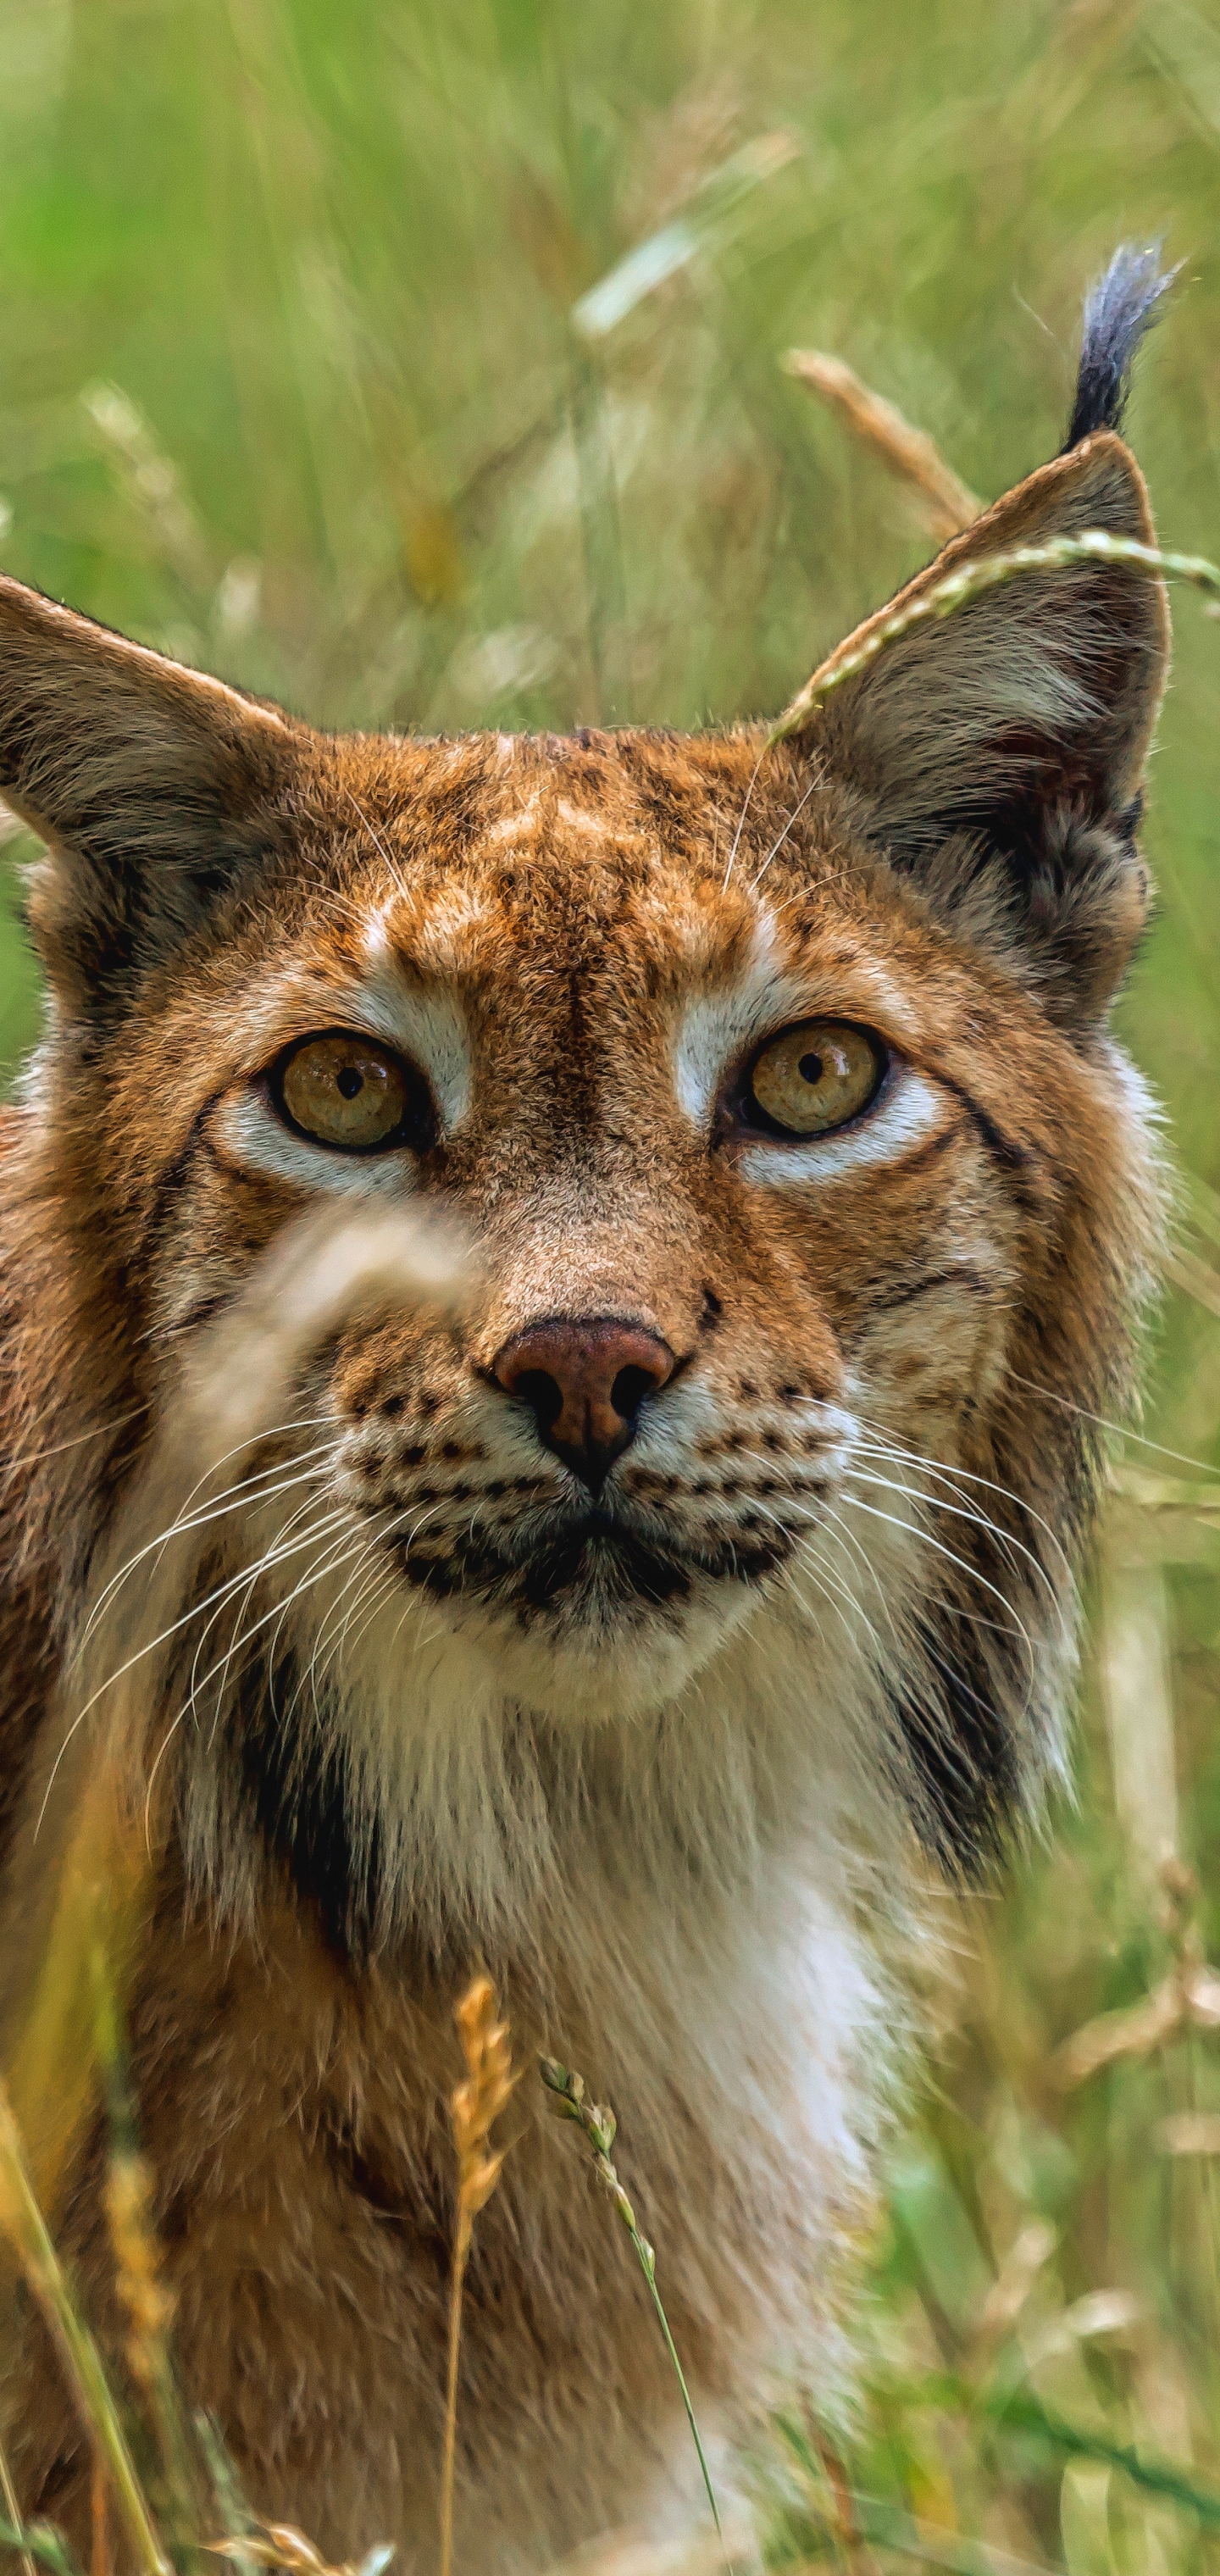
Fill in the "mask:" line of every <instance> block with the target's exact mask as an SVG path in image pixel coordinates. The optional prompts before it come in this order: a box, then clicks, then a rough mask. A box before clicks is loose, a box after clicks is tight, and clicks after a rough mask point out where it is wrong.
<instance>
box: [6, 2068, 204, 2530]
mask: <svg viewBox="0 0 1220 2576" xmlns="http://www.w3.org/2000/svg"><path fill="white" fill-rule="evenodd" d="M0 2231H2V2232H3V2233H4V2234H5V2235H6V2236H7V2237H8V2238H9V2240H10V2242H11V2244H12V2245H13V2247H14V2249H15V2251H16V2253H17V2256H18V2260H19V2261H20V2264H21V2268H22V2270H23V2272H24V2273H25V2277H26V2280H27V2282H28V2284H29V2288H30V2291H31V2293H32V2295H33V2297H34V2298H35V2299H36V2300H37V2303H38V2305H39V2307H40V2308H41V2310H42V2312H43V2315H44V2317H45V2318H46V2321H47V2324H48V2326H49V2327H50V2330H51V2333H52V2334H53V2335H54V2338H55V2341H56V2344H57V2346H58V2348H59V2352H60V2355H61V2358H62V2360H63V2364H64V2368H65V2370H66V2373H67V2376H68V2380H69V2384H70V2385H71V2387H72V2390H73V2392H74V2395H75V2397H76V2400H77V2403H78V2405H79V2407H80V2411H81V2418H82V2421H83V2422H84V2423H85V2425H86V2426H87V2427H88V2429H89V2431H90V2433H91V2434H92V2436H93V2440H94V2442H95V2444H96V2446H97V2450H98V2452H99V2454H100V2456H101V2458H102V2459H103V2460H104V2462H105V2467H106V2474H107V2477H108V2480H109V2483H110V2488H111V2493H112V2495H113V2498H114V2504H115V2510H116V2512H117V2514H118V2516H119V2520H120V2522H121V2523H122V2525H123V2527H124V2530H125V2532H126V2535H127V2542H128V2546H129V2548H130V2551H131V2554H132V2558H133V2560H134V2563H135V2565H136V2566H137V2567H138V2568H139V2569H140V2570H141V2571H142V2576H169V2562H168V2560H167V2559H166V2558H165V2557H164V2555H163V2553H162V2550H161V2545H160V2542H159V2541H158V2538H157V2535H156V2532H155V2531H154V2529H153V2524H152V2518H151V2515H150V2513H149V2510H148V2506H147V2504H146V2502H145V2499H144V2495H143V2491H142V2489H141V2486H140V2481H139V2479H138V2477H137V2475H136V2470H135V2464H134V2462H133V2460H132V2457H131V2453H130V2451H129V2449H128V2447H127V2437H126V2435H125V2433H124V2431H123V2427H122V2424H121V2423H120V2420H119V2414H118V2409H117V2407H116V2405H115V2402H114V2398H113V2396H112V2395H111V2392H110V2388H109V2384H108V2382H107V2379H106V2374H105V2371H104V2369H103V2367H102V2360H101V2355H100V2353H99V2352H98V2349H97V2345H96V2344H95V2342H94V2340H93V2337H92V2335H91V2334H90V2332H89V2328H88V2326H87V2325H86V2323H85V2320H84V2318H83V2317H82V2315H81V2313H80V2310H79V2308H78V2307H77V2305H76V2301H75V2299H74V2298H73V2296H72V2292H71V2289H70V2288H69V2285H68V2282H67V2279H66V2278H65V2275H64V2271H63V2266H62V2264H61V2263H60V2260H59V2257H58V2255H57V2253H56V2251H55V2248H54V2246H53V2244H52V2242H51V2238H50V2235H49V2233H48V2230H47V2225H46V2221H45V2219H44V2218H43V2215H42V2211H41V2209H40V2208H39V2205H38V2202H37V2200H36V2198H35V2196H34V2192H33V2189H32V2187H31V2183H30V2177H29V2173H28V2170H27V2167H26V2161H25V2154H24V2150H23V2147H22V2143H21V2136H20V2132H19V2130H18V2128H17V2123H16V2121H15V2120H14V2118H13V2114H12V2109H11V2107H10V2104H9V2099H8V2094H7V2092H6V2091H5V2089H4V2086H3V2084H0Z"/></svg>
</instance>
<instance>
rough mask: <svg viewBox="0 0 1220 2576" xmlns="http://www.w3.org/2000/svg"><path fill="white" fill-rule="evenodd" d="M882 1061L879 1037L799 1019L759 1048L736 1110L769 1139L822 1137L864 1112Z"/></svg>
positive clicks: (835, 1023) (845, 1024)
mask: <svg viewBox="0 0 1220 2576" xmlns="http://www.w3.org/2000/svg"><path fill="white" fill-rule="evenodd" d="M886 1061H887V1058H886V1051H885V1048H884V1046H883V1045H882V1043H881V1040H880V1038H876V1037H874V1036H873V1035H872V1033H871V1031H870V1030H868V1029H857V1028H854V1027H853V1026H852V1024H851V1022H850V1021H848V1020H802V1021H800V1023H799V1024H798V1026H797V1027H796V1028H794V1029H783V1030H782V1031H781V1033H780V1035H779V1036H778V1037H777V1038H769V1039H768V1041H767V1044H766V1046H764V1047H760V1048H759V1051H758V1054H757V1055H756V1056H755V1058H754V1062H753V1064H752V1065H751V1067H750V1070H749V1072H748V1074H747V1076H746V1083H745V1092H744V1098H743V1102H742V1106H743V1109H744V1111H745V1114H746V1117H747V1118H749V1119H751V1120H752V1123H754V1124H755V1125H757V1126H759V1127H763V1128H766V1129H767V1130H768V1131H769V1132H770V1134H771V1135H773V1136H774V1135H780V1136H825V1135H826V1134H827V1133H828V1131H829V1130H830V1129H831V1128H832V1127H842V1126H843V1125H844V1124H845V1122H846V1121H847V1119H849V1118H854V1117H856V1116H857V1114H858V1112H859V1111H860V1110H861V1109H867V1107H868V1105H869V1102H870V1100H873V1099H875V1097H876V1094H877V1092H878V1091H879V1090H880V1087H881V1081H882V1077H883V1075H884V1073H885V1068H886Z"/></svg>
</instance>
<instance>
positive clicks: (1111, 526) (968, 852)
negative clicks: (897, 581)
mask: <svg viewBox="0 0 1220 2576" xmlns="http://www.w3.org/2000/svg"><path fill="white" fill-rule="evenodd" d="M1090 528H1100V529H1105V530H1108V531H1109V532H1110V533H1111V534H1112V535H1115V536H1122V537H1133V538H1136V539H1137V540H1139V541H1140V542H1141V543H1143V544H1145V545H1152V544H1154V543H1155V532H1154V529H1153V525H1152V518H1151V514H1150V511H1149V507H1148V497H1147V493H1146V491H1145V488H1144V482H1143V478H1142V476H1141V474H1140V472H1139V468H1138V467H1137V465H1136V463H1135V460H1134V458H1133V457H1132V456H1131V454H1130V451H1129V450H1128V449H1127V448H1126V447H1125V446H1124V444H1123V441H1122V440H1121V439H1120V438H1118V437H1117V436H1116V435H1115V434H1114V433H1113V431H1111V430H1105V429H1103V430H1100V431H1098V432H1097V433H1096V434H1094V435H1093V436H1091V437H1088V438H1086V440H1085V441H1084V443H1083V445H1081V446H1079V447H1077V448H1075V449H1074V450H1072V451H1071V452H1070V453H1069V454H1067V455H1064V456H1060V457H1057V458H1056V459H1055V460H1054V462H1053V463H1052V464H1050V465H1044V466H1042V467H1041V468H1040V470H1039V471H1038V472H1037V473H1035V474H1031V475H1030V476H1029V478H1028V480H1027V481H1026V482H1024V483H1021V484H1019V485H1018V486H1017V488H1016V489H1015V491H1012V492H1010V493H1008V494H1007V496H1006V497H1005V499H1003V500H1002V501H998V502H997V503H996V505H995V507H994V509H991V510H988V511H987V512H986V514H985V515H984V517H982V518H981V519H978V520H976V521H975V523H974V525H973V526H972V527H969V528H967V529H965V530H964V531H963V533H962V535H961V536H959V537H956V538H954V540H953V541H952V543H951V544H950V545H948V546H946V547H945V549H944V551H943V552H942V553H941V554H940V555H939V556H938V557H937V558H936V561H935V562H934V563H933V564H930V565H929V567H928V569H927V571H926V572H924V573H921V574H920V575H919V576H918V578H917V580H915V581H913V582H912V583H910V585H909V586H908V588H907V589H906V590H904V591H901V592H900V593H899V595H898V598H897V600H894V601H891V602H890V605H889V607H887V608H884V609H881V610H880V611H879V612H878V615H877V617H876V618H871V619H870V620H869V621H868V623H867V625H865V626H863V627H861V628H859V629H858V630H857V632H856V633H855V634H854V635H852V636H850V637H849V638H848V640H847V642H846V643H845V644H843V645H841V646H840V647H839V649H838V652H836V653H835V654H832V656H831V658H830V661H829V662H828V663H825V664H823V666H822V671H821V673H819V674H817V675H815V677H817V678H821V677H823V676H825V675H826V674H828V673H829V672H831V671H832V670H833V669H834V668H835V666H836V664H838V663H839V662H840V661H841V659H843V658H844V657H845V656H846V655H848V654H849V653H851V652H852V651H853V650H854V648H855V647H857V646H858V645H859V643H860V642H861V640H862V638H863V637H865V636H867V635H868V634H869V633H870V632H871V631H872V630H873V629H874V628H875V627H877V626H879V625H880V624H881V623H882V621H883V620H884V619H885V618H887V617H889V616H890V615H892V613H893V611H894V609H895V608H898V607H901V606H904V605H905V604H906V603H907V602H908V601H912V600H915V599H918V598H919V597H920V596H921V595H922V594H923V593H924V592H925V591H926V590H928V589H929V588H930V587H931V586H932V585H933V584H934V583H936V582H937V581H939V580H941V579H943V577H944V576H945V574H947V573H949V572H951V571H953V570H954V569H955V568H956V567H957V566H958V565H959V564H963V563H966V562H969V561H974V560H976V559H978V558H980V557H982V556H985V555H994V554H998V553H1002V552H1006V551H1007V550H1008V549H1009V548H1011V547H1014V546H1026V545H1035V546H1036V545H1039V544H1041V543H1043V542H1044V541H1045V540H1046V539H1048V538H1050V537H1056V536H1078V535H1081V534H1082V533H1083V532H1084V530H1085V529H1090ZM1168 646H1169V617H1168V608H1167V603H1166V598H1165V590H1164V584H1163V583H1162V582H1161V581H1160V580H1159V579H1158V578H1155V577H1153V576H1151V575H1149V574H1148V573H1146V572H1141V571H1138V570H1133V569H1131V568H1130V567H1127V566H1123V565H1120V564H1104V563H1098V562H1092V563H1082V564H1077V565H1072V566H1070V567H1068V568H1063V569H1060V570H1058V571H1054V572H1049V571H1048V572H1023V573H1021V574H1020V575H1019V576H1018V577H1017V578H1016V579H1014V580H1013V581H1011V582H1010V583H1008V584H1007V585H1005V586H1004V587H1000V588H996V589H994V590H992V591H990V592H988V593H985V594H984V595H983V596H982V597H979V598H976V599H975V600H973V601H972V602H971V603H970V604H969V605H968V606H967V607H964V608H961V609H959V610H957V611H956V612H955V613H954V614H953V615H952V616H949V617H946V618H943V619H941V618H935V619H930V620H929V621H928V622H927V623H926V624H924V625H923V626H920V627H916V628H914V629H913V630H912V632H911V633H910V634H909V635H907V636H904V637H902V638H901V639H900V640H899V641H898V642H897V643H895V644H893V645H891V646H889V647H888V648H887V649H886V650H885V651H884V652H883V653H881V654H879V656H878V657H877V659H876V660H875V661H874V662H872V663H870V664H869V665H868V666H867V667H866V668H865V669H864V670H863V671H862V672H861V673H860V675H859V677H858V678H855V679H852V680H849V681H846V682H845V683H844V684H843V685H842V686H841V687H840V688H839V689H837V690H836V691H835V693H834V694H833V696H831V697H829V698H827V699H826V700H825V701H824V702H823V703H822V705H821V708H820V710H819V711H818V712H817V713H816V714H815V716H814V717H813V719H812V720H811V723H810V726H809V728H808V731H807V733H806V735H805V742H806V745H807V748H808V750H809V751H810V752H813V753H816V754H817V755H818V757H819V758H820V759H821V760H822V761H824V762H825V764H826V766H827V768H828V769H829V771H830V772H831V773H832V774H833V775H834V776H835V777H836V778H838V779H840V780H841V781H842V782H843V783H844V784H845V785H846V786H848V787H849V788H850V789H851V790H852V791H854V794H855V795H856V797H857V798H858V799H859V802H860V807H861V815H862V821H863V823H864V827H865V830H866V831H867V832H868V834H869V835H870V837H874V838H876V840H877V841H879V842H880V843H881V844H882V845H883V847H884V848H885V850H886V852H887V854H888V856H889V858H890V860H891V861H892V863H893V864H894V866H895V867H897V868H899V869H900V870H902V871H904V872H906V873H907V874H908V875H910V876H911V877H912V878H913V879H915V880H916V882H918V883H919V884H920V885H921V886H922V887H923V889H924V890H925V891H926V893H927V894H928V896H929V898H930V900H931V901H932V902H933V903H934V904H935V905H936V906H937V907H938V908H940V909H942V910H944V911H946V912H949V913H951V914H952V915H953V917H954V926H955V927H956V928H957V929H958V930H959V931H962V932H963V933H964V934H965V935H966V936H970V937H974V938H976V939H978V940H980V941H982V942H984V943H985V944H990V945H998V946H1001V947H1003V948H1005V949H1007V950H1008V951H1009V952H1010V953H1011V952H1012V951H1013V950H1014V949H1019V950H1020V951H1021V952H1022V954H1023V956H1024V959H1025V962H1026V964H1027V965H1028V966H1029V967H1031V968H1032V969H1033V971H1034V972H1035V973H1036V974H1037V975H1038V977H1039V979H1040V981H1041V983H1042V985H1043V987H1044V991H1045V995H1046V999H1047V1002H1048V1006H1049V1007H1052V1008H1057V1009H1060V1010H1061V1011H1062V1012H1063V1013H1064V1015H1066V1016H1074V1015H1075V1016H1078V1015H1080V1014H1081V1013H1082V1012H1083V1013H1084V1014H1086V1015H1091V1014H1093V1013H1095V1012H1097V1011H1100V1010H1102V1009H1104V1007H1105V1005H1106V1003H1107V1002H1108V1001H1109V999H1110V997H1111V995H1112V993H1113V991H1114V988H1115V986H1116V985H1117V983H1118V981H1119V979H1120V977H1121V975H1122V973H1123V971H1124V969H1125V967H1126V965H1127V963H1128V961H1129V958H1130V956H1131V952H1132V950H1133V948H1134V945H1135V942H1136V940H1137V939H1138V936H1139V932H1140V929H1141V927H1142V925H1143V920H1144V916H1145V911H1146V907H1147V892H1148V881H1147V874H1146V871H1145V869H1144V867H1143V864H1142V862H1141V860H1140V858H1139V856H1138V853H1137V851H1136V849H1135V843H1134V834H1135V829H1136V825H1137V823H1138V820H1139V811H1140V782H1141V778H1142V774H1143V768H1144V762H1145V759H1146V756H1147V752H1148V745H1149V741H1150V738H1151V734H1152V728H1153V725H1154V723H1155V720H1156V715H1157V710H1158V707H1159V705H1160V700H1161V695H1162V691H1163V688H1164V683H1165V672H1166V664H1167V656H1168Z"/></svg>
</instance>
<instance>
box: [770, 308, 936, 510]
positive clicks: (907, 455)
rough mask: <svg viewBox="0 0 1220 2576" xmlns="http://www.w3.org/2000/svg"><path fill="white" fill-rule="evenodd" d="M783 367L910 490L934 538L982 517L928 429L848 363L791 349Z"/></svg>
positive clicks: (816, 351) (821, 352) (812, 351)
mask: <svg viewBox="0 0 1220 2576" xmlns="http://www.w3.org/2000/svg"><path fill="white" fill-rule="evenodd" d="M783 366H784V371H785V373H786V374H787V375H790V376H795V377H796V378H797V380H798V382H799V383H800V384H803V385H808V387H809V389H810V391H811V393H815V394H817V395H819V397H820V398H821V400H822V401H823V402H824V403H826V404H828V405H829V407H830V409H831V410H832V411H835V412H837V413H838V414H839V417H840V419H842V420H845V421H846V423H847V426H848V428H849V429H850V430H851V431H852V434H853V436H854V437H856V438H858V439H859V440H860V442H861V445H862V446H864V447H867V448H870V449H871V451H872V453H873V455H874V456H877V457H879V458H880V460H881V463H882V464H883V465H884V466H886V467H887V468H888V470H889V472H890V473H891V474H893V475H894V476H896V478H897V480H898V481H899V482H900V483H902V484H904V485H905V487H906V489H907V491H908V492H909V493H910V496H911V498H912V500H913V501H914V503H915V506H916V510H917V512H918V515H919V518H920V520H921V521H922V523H923V525H924V527H926V528H927V529H928V531H929V533H930V535H932V536H934V537H939V538H941V539H943V538H945V537H955V536H957V535H958V534H959V532H960V530H961V529H962V528H968V527H969V526H970V525H971V523H972V521H973V520H975V519H977V518H980V517H981V516H982V512H983V507H984V504H983V503H982V502H981V501H980V499H979V497H978V494H977V492H972V491H971V490H970V486H969V484H967V483H963V481H962V479H961V476H960V475H959V474H955V473H954V471H953V468H952V466H951V465H948V464H946V462H945V459H944V457H943V456H942V455H941V452H940V449H939V447H938V446H937V444H936V441H935V439H934V438H930V437H929V436H928V433H927V431H926V430H924V429H913V428H912V426H911V423H910V421H909V420H904V418H903V415H902V413H901V412H900V411H898V410H897V409H896V408H895V406H894V404H893V403H891V402H887V401H886V400H885V397H884V395H883V394H877V393H874V392H873V390H872V387H871V385H866V384H864V383H862V381H861V379H860V377H859V376H858V375H857V374H856V372H855V370H854V368H852V367H849V366H848V365H847V363H846V361H845V360H844V359H843V358H832V357H830V356H829V355H828V354H827V352H826V351H825V350H823V349H789V351H788V354H787V357H786V358H785V359H784V360H783Z"/></svg>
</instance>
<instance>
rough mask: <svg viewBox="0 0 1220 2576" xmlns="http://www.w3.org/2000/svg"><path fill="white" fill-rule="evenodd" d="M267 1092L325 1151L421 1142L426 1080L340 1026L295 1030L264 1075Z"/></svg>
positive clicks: (375, 1150)
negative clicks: (311, 1033) (308, 1032)
mask: <svg viewBox="0 0 1220 2576" xmlns="http://www.w3.org/2000/svg"><path fill="white" fill-rule="evenodd" d="M270 1091H271V1098H272V1100H273V1102H274V1104H275V1107H276V1108H277V1109H278V1111H279V1113H280V1116H281V1118H282V1119H283V1120H284V1121H285V1124H286V1125H287V1126H289V1127H293V1128H295V1129H296V1132H297V1134H298V1135H299V1136H308V1137H309V1138H310V1140H311V1142H312V1143H313V1144H315V1145H327V1146H329V1147H330V1149H331V1151H332V1153H340V1154H379V1153H383V1152H385V1150H386V1148H387V1147H389V1146H391V1145H406V1144H415V1145H421V1144H424V1143H426V1142H427V1141H428V1138H427V1136H426V1135H425V1134H423V1133H421V1132H420V1131H421V1129H425V1128H427V1126H428V1125H429V1124H430V1117H429V1106H430V1104H429V1100H428V1091H427V1085H426V1083H425V1082H424V1080H423V1078H422V1076H421V1075H420V1074H418V1073H415V1072H413V1071H412V1070H411V1069H410V1068H409V1067H408V1066H407V1065H405V1064H404V1063H403V1062H402V1060H401V1058H400V1057H398V1056H396V1055H393V1054H392V1053H391V1052H390V1049H389V1048H388V1047H383V1046H378V1044H377V1042H376V1040H375V1039H373V1038H364V1037H357V1036H355V1035H354V1034H353V1033H352V1032H351V1031H349V1030H347V1029H327V1030H325V1031H323V1032H322V1033H321V1034H320V1035H319V1036H316V1037H308V1038H299V1039H298V1040H297V1042H296V1044H295V1045H294V1046H292V1047H290V1048H289V1050H288V1052H287V1054H286V1055H283V1056H281V1057H280V1060H279V1062H278V1064H277V1065H275V1066H274V1067H273V1068H272V1072H271V1076H270Z"/></svg>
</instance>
